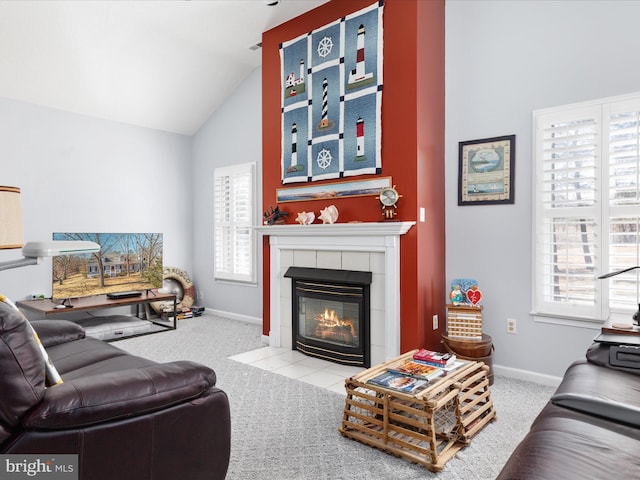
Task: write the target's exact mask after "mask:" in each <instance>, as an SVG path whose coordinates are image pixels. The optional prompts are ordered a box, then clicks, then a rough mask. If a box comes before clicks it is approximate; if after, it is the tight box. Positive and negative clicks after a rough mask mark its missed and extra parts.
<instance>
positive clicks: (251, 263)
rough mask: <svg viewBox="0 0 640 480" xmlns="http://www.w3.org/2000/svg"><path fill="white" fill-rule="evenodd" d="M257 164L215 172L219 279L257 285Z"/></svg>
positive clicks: (215, 244)
mask: <svg viewBox="0 0 640 480" xmlns="http://www.w3.org/2000/svg"><path fill="white" fill-rule="evenodd" d="M254 172H255V164H253V163H246V164H241V165H233V166H229V167H220V168H216V169H215V172H214V251H215V278H216V279H222V280H235V281H242V282H255V270H256V268H255V250H256V247H255V233H254V228H253V226H254V225H253V223H254V222H253V219H254V208H255V207H254V205H255V198H254V197H255V173H254Z"/></svg>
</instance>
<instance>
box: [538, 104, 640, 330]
mask: <svg viewBox="0 0 640 480" xmlns="http://www.w3.org/2000/svg"><path fill="white" fill-rule="evenodd" d="M533 124H534V142H533V144H534V159H535V160H534V161H535V169H536V170H535V189H534V191H535V194H534V195H535V198H534V208H535V214H534V229H533V230H534V268H533V270H534V277H535V278H534V313H537V314H542V315H553V316H561V317H573V318H578V319H589V320H606V319H608V318H611V317H615V316H617V315H620V316H622V317H626V318H628V317H629V316H630V315H631V313H632V312H635V311H636V310H637V308H638V302H639V299H640V296H639V292H638V284H639V281H638V280H639V276H638V274H639V272H640V270H633V271H631V272H629V273H625V274H621V275H618V276H615V277H611V278H609V279H605V280H598V278H597V277H598V276H599V275H602V274H603V273H607V272H611V271H616V270H622V269H624V268H628V267H632V266H635V265H639V264H640V252H639V242H638V240H639V237H638V230H639V225H640V208H639V207H640V189H639V188H640V182H639V175H640V94H636V95H629V96H624V97H615V98H608V99H603V100H599V101H594V102H588V103H583V104H579V105H569V106H565V107H559V108H552V109H545V110H538V111H535V112H534V114H533Z"/></svg>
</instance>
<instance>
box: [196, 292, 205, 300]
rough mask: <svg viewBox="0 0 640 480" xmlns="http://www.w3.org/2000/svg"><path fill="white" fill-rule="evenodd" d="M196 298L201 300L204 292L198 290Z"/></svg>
mask: <svg viewBox="0 0 640 480" xmlns="http://www.w3.org/2000/svg"><path fill="white" fill-rule="evenodd" d="M196 296H197V297H198V298H197V300H203V299H204V292H203V291H202V290H198V293H197V295H196Z"/></svg>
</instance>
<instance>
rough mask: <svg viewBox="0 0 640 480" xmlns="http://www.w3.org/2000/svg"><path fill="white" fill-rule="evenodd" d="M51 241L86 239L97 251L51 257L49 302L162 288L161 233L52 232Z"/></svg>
mask: <svg viewBox="0 0 640 480" xmlns="http://www.w3.org/2000/svg"><path fill="white" fill-rule="evenodd" d="M53 240H89V241H92V242H96V243H97V244H99V245H100V251H99V252H96V253H83V254H71V255H60V256H57V257H53V262H52V263H53V269H52V270H53V271H52V294H51V298H52V299H62V300H64V299H69V298H78V297H86V296H89V295H99V294H106V293H117V292H129V291H145V290H148V289H151V288H160V287H162V254H163V244H162V233H100V232H94V233H72V232H56V233H54V234H53Z"/></svg>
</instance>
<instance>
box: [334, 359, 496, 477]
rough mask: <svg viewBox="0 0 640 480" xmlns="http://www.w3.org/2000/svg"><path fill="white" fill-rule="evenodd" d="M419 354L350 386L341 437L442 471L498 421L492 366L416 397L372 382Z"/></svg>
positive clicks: (461, 371) (469, 366) (436, 383)
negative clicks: (491, 385)
mask: <svg viewBox="0 0 640 480" xmlns="http://www.w3.org/2000/svg"><path fill="white" fill-rule="evenodd" d="M416 351H417V350H412V351H411V352H407V353H405V354H404V355H401V356H400V357H397V358H395V359H392V360H389V361H387V362H385V363H382V364H380V365H377V366H375V367H372V368H369V369H368V370H365V371H364V372H362V373H359V374H358V375H355V376H353V377H350V378H348V379H347V380H346V381H345V388H346V390H347V398H346V400H345V407H344V414H343V417H342V425H341V426H340V428H339V429H338V430H339V431H340V433H342V435H344V436H346V437H349V438H352V439H354V440H358V441H359V442H362V443H365V444H367V445H370V446H372V447H376V448H379V449H380V450H384V451H385V452H388V453H391V454H393V455H396V456H399V457H403V458H406V459H408V460H410V461H412V462H414V463H419V464H421V465H424V466H425V467H427V468H428V469H429V470H432V471H439V470H442V469H443V468H444V465H445V463H446V462H447V461H449V460H450V459H451V458H453V456H454V455H455V454H456V453H457V452H458V451H459V450H460V449H461V448H463V447H465V446H466V445H468V444H469V443H470V442H471V438H472V437H473V436H474V435H475V434H477V433H478V432H479V431H480V430H481V429H482V428H483V427H484V426H485V425H486V424H487V423H489V422H490V421H492V420H495V419H496V414H495V411H494V409H493V401H492V400H491V393H490V391H489V381H488V379H487V373H488V371H489V367H487V366H486V365H484V364H483V363H482V362H473V361H469V362H465V363H464V365H463V366H461V367H460V368H458V369H456V370H454V371H452V372H449V373H448V374H447V376H443V377H439V378H437V379H435V380H432V381H431V384H430V385H429V386H428V387H427V388H425V389H424V390H422V391H420V392H418V393H417V394H415V395H412V394H406V393H402V392H397V391H395V390H391V389H387V388H383V387H380V386H378V385H372V384H370V383H367V380H369V379H370V378H373V377H375V376H376V375H379V374H381V373H383V372H385V371H386V369H387V367H389V366H391V365H396V364H398V363H403V362H404V361H406V360H410V359H412V358H413V354H414V353H415V352H416Z"/></svg>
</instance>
